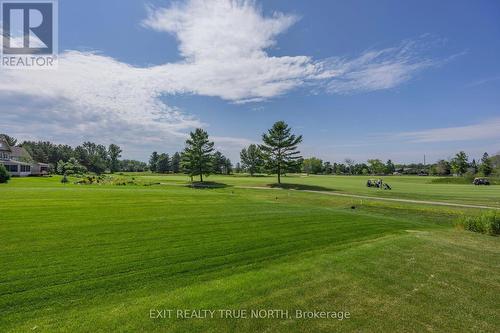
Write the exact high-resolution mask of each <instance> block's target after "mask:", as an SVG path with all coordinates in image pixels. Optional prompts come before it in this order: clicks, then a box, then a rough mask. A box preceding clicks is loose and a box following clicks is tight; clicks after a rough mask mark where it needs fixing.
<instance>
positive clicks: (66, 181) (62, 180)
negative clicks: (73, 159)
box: [61, 175, 69, 184]
mask: <svg viewBox="0 0 500 333" xmlns="http://www.w3.org/2000/svg"><path fill="white" fill-rule="evenodd" d="M61 183H63V184H66V183H69V180H68V177H67V176H66V175H64V176H63V177H62V179H61Z"/></svg>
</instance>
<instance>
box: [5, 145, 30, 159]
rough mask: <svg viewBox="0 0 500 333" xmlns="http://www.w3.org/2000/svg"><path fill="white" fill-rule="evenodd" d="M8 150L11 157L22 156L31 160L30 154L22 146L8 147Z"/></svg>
mask: <svg viewBox="0 0 500 333" xmlns="http://www.w3.org/2000/svg"><path fill="white" fill-rule="evenodd" d="M10 151H11V152H12V157H13V158H23V159H27V160H31V155H30V154H29V153H28V151H27V150H26V149H24V148H23V147H10Z"/></svg>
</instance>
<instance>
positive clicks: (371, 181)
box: [366, 179, 392, 190]
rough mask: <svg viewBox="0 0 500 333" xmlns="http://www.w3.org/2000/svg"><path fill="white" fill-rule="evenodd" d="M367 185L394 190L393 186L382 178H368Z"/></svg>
mask: <svg viewBox="0 0 500 333" xmlns="http://www.w3.org/2000/svg"><path fill="white" fill-rule="evenodd" d="M366 187H376V188H382V189H384V190H392V188H391V186H390V185H389V184H387V183H384V182H383V181H382V179H368V180H367V181H366Z"/></svg>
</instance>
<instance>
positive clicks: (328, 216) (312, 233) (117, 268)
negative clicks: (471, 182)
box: [0, 175, 500, 332]
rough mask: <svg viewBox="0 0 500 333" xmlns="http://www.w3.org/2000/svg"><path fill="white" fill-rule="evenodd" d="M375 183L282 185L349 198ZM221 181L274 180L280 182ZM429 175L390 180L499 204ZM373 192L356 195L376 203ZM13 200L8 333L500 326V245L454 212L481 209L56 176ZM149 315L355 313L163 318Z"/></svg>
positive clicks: (15, 183)
mask: <svg viewBox="0 0 500 333" xmlns="http://www.w3.org/2000/svg"><path fill="white" fill-rule="evenodd" d="M129 177H132V176H129ZM134 178H136V179H138V180H141V181H157V180H161V182H164V181H165V182H171V183H182V182H184V181H185V179H186V178H185V177H182V176H167V177H162V176H151V175H144V176H134ZM363 179H364V178H362V177H359V178H354V177H352V178H351V177H325V178H324V180H322V178H319V177H307V178H300V177H293V182H292V181H291V180H292V177H287V178H285V181H286V182H289V183H301V184H306V185H310V186H323V187H327V188H330V189H334V190H338V191H342V192H349V191H350V190H349V186H353V187H354V186H355V184H356V182H357V181H359V182H363ZM209 180H211V181H217V182H221V183H226V184H229V185H237V184H243V185H265V184H267V183H269V182H270V181H271V178H249V177H212V176H211V177H209ZM426 181H427V179H424V178H417V177H414V178H404V177H401V178H398V179H397V180H396V177H394V181H392V178H391V183H393V187H396V189H397V188H398V186H399V185H401V186H403V185H408V184H414V185H415V186H414V187H413V188H411V189H406V190H403V189H401V190H400V191H402V192H401V193H400V194H401V197H404V194H403V192H404V191H406V192H404V193H406V195H407V196H408V197H412V196H416V197H418V198H419V199H422V198H431V197H426V196H425V192H426V191H425V190H423V188H427V189H431V188H436V189H438V191H439V192H440V193H442V194H440V195H439V196H438V197H440V196H443V197H444V199H442V200H446V199H449V198H450V197H451V199H449V200H453V201H457V202H474V203H481V204H494V203H495V200H494V199H495V195H494V193H498V192H496V191H498V190H497V189H496V187H494V186H492V187H491V188H490V189H486V190H487V191H493V194H489V192H488V193H486V192H480V193H481V195H480V198H476V197H474V199H473V200H472V199H470V197H472V196H473V194H472V193H473V192H467V193H466V194H460V193H457V192H459V191H455V190H452V191H448V192H449V193H448V196H449V197H445V194H444V192H443V191H444V189H445V187H441V186H443V184H432V185H431V184H427V183H426ZM363 186H364V183H362V186H360V187H359V188H358V187H356V189H355V190H353V191H352V192H353V193H363V194H364V193H368V192H367V191H368V189H365V188H364V187H363ZM450 186H454V187H453V188H454V189H455V188H457V186H458V187H460V186H462V185H450ZM420 187H422V190H420ZM472 188H473V189H474V187H472ZM478 190H481V191H482V188H481V189H478ZM357 191H359V192H357ZM374 191H376V190H374ZM427 191H428V190H427ZM470 191H474V190H470ZM375 193H377V194H374V195H386V194H385V193H384V194H382V193H379V192H375ZM397 193H398V192H397V190H394V192H391V194H390V195H391V196H395V197H397V195H396V194H397ZM478 193H479V192H478ZM485 193H486V194H485ZM0 195H1V198H2V200H1V205H0V313H1V316H0V332H25V331H30V332H32V331H35V332H68V331H71V332H80V331H83V332H111V331H113V332H138V331H143V332H147V331H156V332H221V331H222V332H234V331H238V332H241V331H243V332H258V331H267V332H332V331H356V332H359V331H363V332H368V331H382V332H388V331H395V330H396V331H410V332H421V331H447V332H449V331H457V332H464V331H487V332H495V331H496V332H497V331H499V329H500V318H499V316H498V307H499V302H498V294H499V293H500V243H499V239H498V237H492V236H485V235H480V234H474V233H470V232H465V231H460V230H456V229H454V228H453V227H452V221H453V220H454V219H456V217H457V215H459V214H464V213H465V214H476V213H477V212H478V211H477V210H472V209H458V208H449V207H438V206H426V205H418V204H403V203H394V202H380V201H371V200H363V201H361V200H357V199H351V198H342V197H332V196H327V195H322V194H315V193H303V192H299V191H262V190H251V189H240V188H236V187H231V186H230V187H226V188H220V189H191V188H186V187H183V186H161V185H160V186H139V185H138V186H134V185H132V186H111V185H73V184H67V185H62V184H60V183H59V177H53V178H24V179H19V178H17V179H13V180H12V181H11V182H10V183H9V184H7V185H5V184H2V185H0ZM431 196H432V195H431ZM469 196H470V197H469ZM432 198H433V199H436V198H434V197H432ZM462 198H465V199H464V201H461V200H462ZM496 199H497V200H498V198H496ZM352 206H354V207H355V209H352V208H351V207H352ZM151 309H249V310H250V309H288V310H289V311H290V313H294V311H295V310H296V309H303V310H324V311H348V312H350V314H351V316H350V318H349V319H345V320H343V321H339V320H336V319H308V320H301V319H294V318H289V319H220V318H214V319H176V318H175V319H174V318H171V319H152V318H150V310H151Z"/></svg>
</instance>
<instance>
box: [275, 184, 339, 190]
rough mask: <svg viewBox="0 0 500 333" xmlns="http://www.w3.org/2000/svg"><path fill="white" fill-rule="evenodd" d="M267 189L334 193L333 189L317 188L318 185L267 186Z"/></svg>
mask: <svg viewBox="0 0 500 333" xmlns="http://www.w3.org/2000/svg"><path fill="white" fill-rule="evenodd" d="M267 186H268V187H271V188H282V189H284V190H297V191H328V192H334V191H336V190H335V189H333V188H328V187H323V186H318V185H305V184H288V183H287V184H277V183H274V184H268V185H267Z"/></svg>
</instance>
